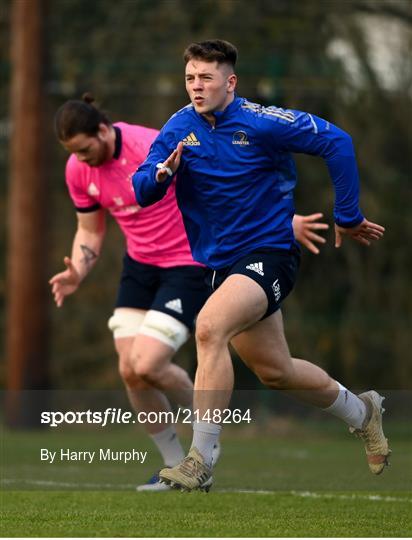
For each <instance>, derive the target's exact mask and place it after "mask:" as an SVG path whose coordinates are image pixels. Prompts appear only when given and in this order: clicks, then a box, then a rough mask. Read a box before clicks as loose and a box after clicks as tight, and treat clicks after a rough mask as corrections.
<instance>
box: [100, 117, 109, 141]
mask: <svg viewBox="0 0 412 540" xmlns="http://www.w3.org/2000/svg"><path fill="white" fill-rule="evenodd" d="M109 133H110V128H109V126H108V125H107V124H103V122H101V123H100V124H99V131H98V132H97V137H98V139H100V140H101V141H105V140H106V139H107V136H108V135H109Z"/></svg>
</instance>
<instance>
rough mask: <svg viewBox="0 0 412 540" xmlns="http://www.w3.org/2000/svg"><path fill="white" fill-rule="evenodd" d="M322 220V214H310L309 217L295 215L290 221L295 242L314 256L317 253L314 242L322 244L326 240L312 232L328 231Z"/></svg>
mask: <svg viewBox="0 0 412 540" xmlns="http://www.w3.org/2000/svg"><path fill="white" fill-rule="evenodd" d="M322 218H323V214H322V213H321V212H318V213H316V214H310V215H309V216H301V215H299V214H295V215H294V216H293V221H292V226H293V233H294V235H295V238H296V240H297V241H298V242H299V243H300V244H302V245H303V246H305V247H306V248H307V249H308V250H309V251H311V252H312V253H314V254H315V255H317V254H318V253H319V249H318V247H317V246H316V245H315V242H316V243H318V244H324V243H325V242H326V240H325V239H324V238H323V236H320V235H319V234H317V233H316V232H314V231H326V230H327V229H329V225H328V224H327V223H322V222H321V221H320V219H322Z"/></svg>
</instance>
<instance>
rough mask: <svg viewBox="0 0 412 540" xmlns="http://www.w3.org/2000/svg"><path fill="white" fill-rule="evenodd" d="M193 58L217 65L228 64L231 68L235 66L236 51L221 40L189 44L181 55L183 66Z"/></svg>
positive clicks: (232, 46) (229, 44)
mask: <svg viewBox="0 0 412 540" xmlns="http://www.w3.org/2000/svg"><path fill="white" fill-rule="evenodd" d="M193 58H196V59H199V60H204V61H205V62H214V61H216V62H217V63H218V64H229V65H230V66H232V67H233V68H234V67H235V65H236V60H237V49H236V47H235V46H234V45H232V44H231V43H229V42H228V41H223V40H222V39H209V40H207V41H201V42H199V43H191V44H190V45H189V46H188V47H187V48H186V50H185V52H184V53H183V60H184V61H185V64H187V63H188V62H189V60H192V59H193Z"/></svg>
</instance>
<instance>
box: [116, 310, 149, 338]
mask: <svg viewBox="0 0 412 540" xmlns="http://www.w3.org/2000/svg"><path fill="white" fill-rule="evenodd" d="M146 313H147V312H146V311H138V310H137V309H133V308H116V309H115V310H114V312H113V315H112V316H111V317H110V319H109V320H108V322H107V326H108V327H109V328H110V330H111V331H112V332H113V337H114V339H118V338H124V337H134V336H136V335H137V334H138V333H139V330H140V327H141V325H142V323H143V321H144V318H145V316H146Z"/></svg>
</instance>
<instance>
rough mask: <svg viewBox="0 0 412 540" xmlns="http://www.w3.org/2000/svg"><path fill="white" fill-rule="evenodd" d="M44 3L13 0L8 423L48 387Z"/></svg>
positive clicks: (23, 420)
mask: <svg viewBox="0 0 412 540" xmlns="http://www.w3.org/2000/svg"><path fill="white" fill-rule="evenodd" d="M43 9H44V0H13V4H12V10H11V19H12V20H11V65H12V80H11V96H10V103H11V124H12V138H11V144H10V185H9V186H10V187H9V213H8V247H9V251H8V260H7V280H8V281H7V296H8V297H7V337H6V358H7V367H8V369H7V389H8V391H9V392H8V394H7V407H6V415H7V421H8V424H9V425H12V426H33V425H34V424H37V423H38V418H39V416H38V413H39V406H41V401H42V400H41V399H40V400H39V395H38V393H37V392H32V391H34V390H36V391H37V390H44V389H46V388H47V386H48V361H47V354H48V343H47V342H48V339H47V336H48V332H47V322H48V316H47V303H48V298H47V294H48V291H47V275H46V269H47V264H46V257H47V243H48V242H47V239H48V232H47V211H48V201H47V185H46V180H45V174H44V172H45V171H44V147H45V136H44V132H45V129H44V88H43V82H44V77H43V65H44V48H43V39H44V36H43V34H44V30H43ZM23 390H28V391H29V392H23Z"/></svg>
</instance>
